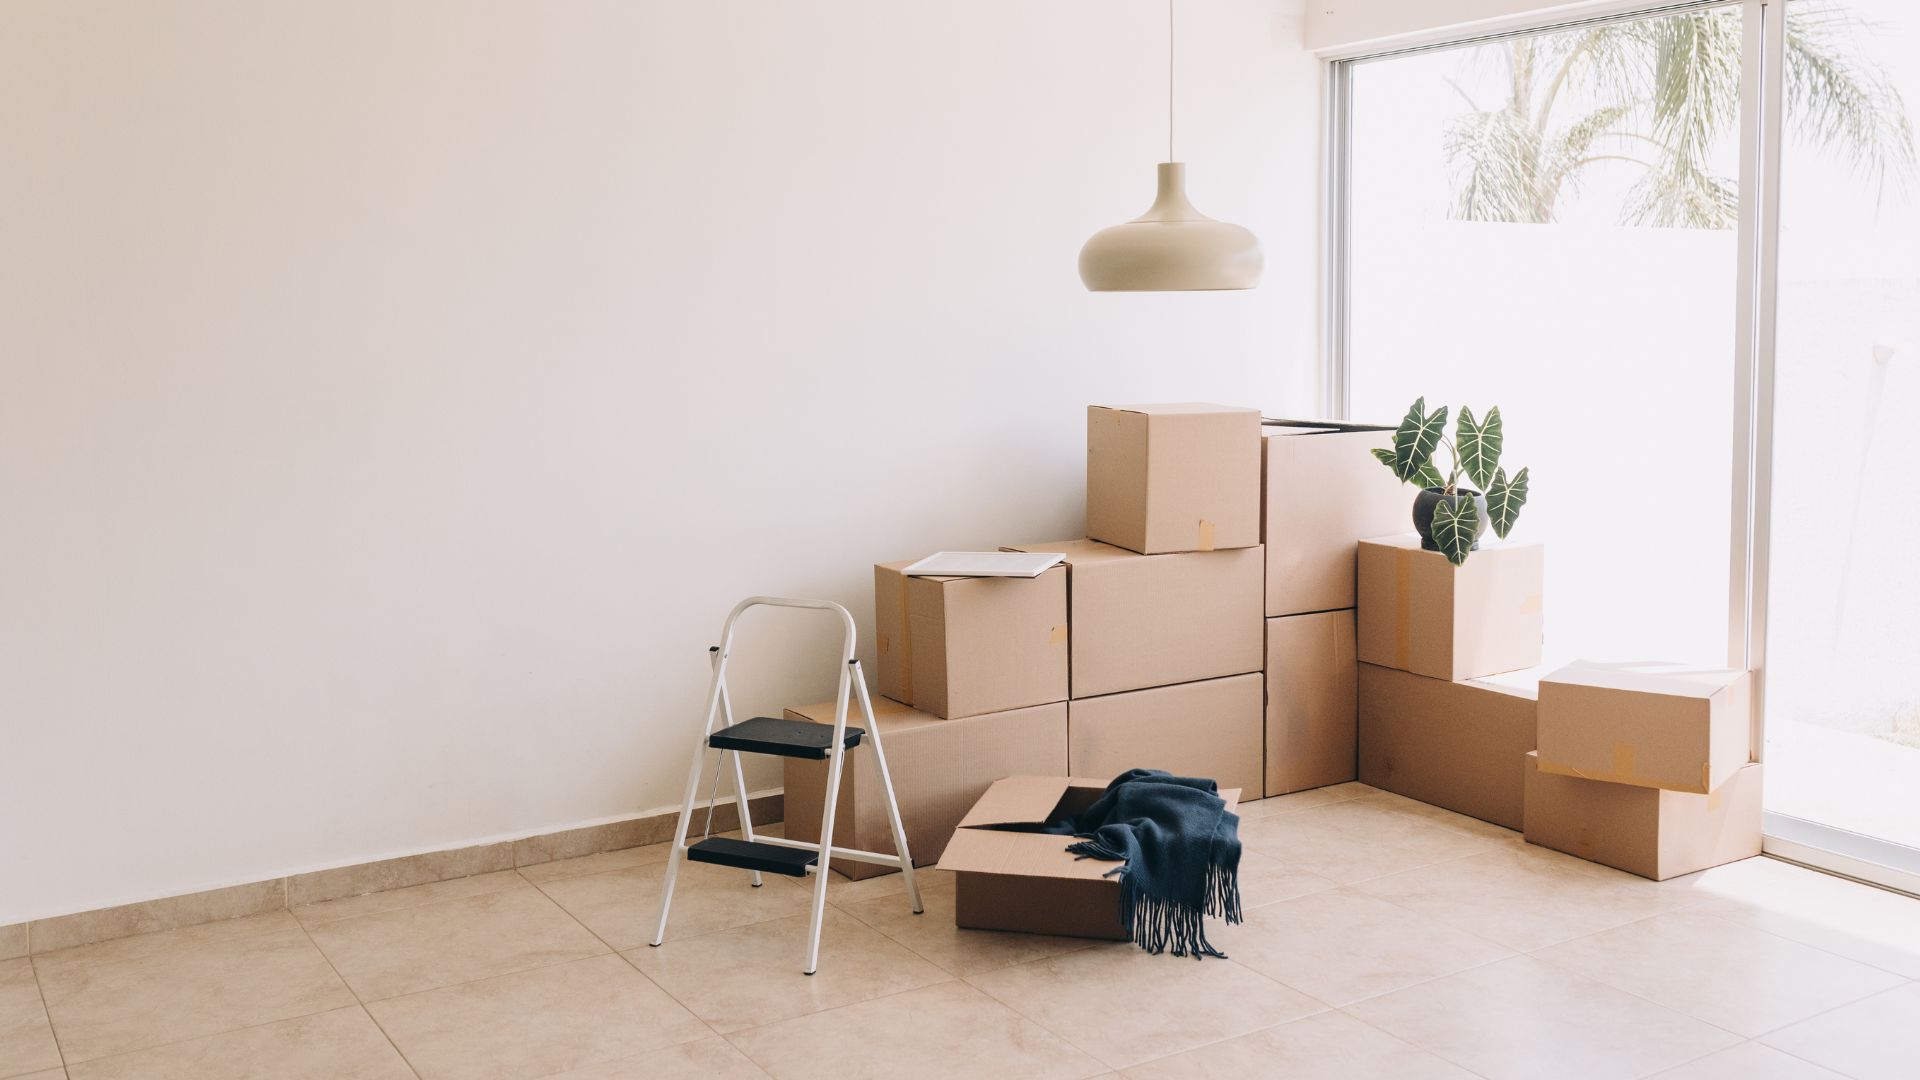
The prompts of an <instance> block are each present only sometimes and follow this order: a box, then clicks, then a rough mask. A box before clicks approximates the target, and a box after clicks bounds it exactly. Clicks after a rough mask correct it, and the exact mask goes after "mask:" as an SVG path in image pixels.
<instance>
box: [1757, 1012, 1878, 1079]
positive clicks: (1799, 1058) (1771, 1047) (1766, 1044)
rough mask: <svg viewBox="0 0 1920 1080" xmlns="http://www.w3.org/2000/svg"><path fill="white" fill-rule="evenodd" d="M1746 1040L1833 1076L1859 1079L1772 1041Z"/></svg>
mask: <svg viewBox="0 0 1920 1080" xmlns="http://www.w3.org/2000/svg"><path fill="white" fill-rule="evenodd" d="M1789 1026H1791V1025H1789ZM1768 1034H1772V1032H1769V1033H1768ZM1747 1041H1748V1042H1750V1043H1756V1044H1758V1045H1760V1046H1764V1047H1766V1048H1767V1049H1769V1050H1772V1051H1773V1052H1774V1053H1777V1054H1785V1055H1786V1056H1788V1057H1790V1058H1792V1059H1793V1060H1795V1061H1804V1062H1806V1063H1807V1064H1808V1065H1811V1066H1813V1067H1814V1068H1816V1069H1825V1070H1827V1071H1828V1072H1830V1073H1832V1074H1834V1075H1835V1076H1843V1077H1846V1080H1860V1077H1858V1076H1856V1075H1855V1074H1853V1073H1850V1072H1845V1071H1843V1070H1841V1069H1837V1068H1835V1067H1834V1066H1832V1065H1827V1064H1823V1063H1821V1062H1818V1061H1815V1060H1813V1059H1812V1058H1810V1057H1806V1056H1805V1055H1802V1054H1796V1053H1794V1052H1793V1051H1791V1050H1787V1049H1784V1048H1782V1047H1778V1046H1775V1045H1773V1044H1772V1043H1770V1042H1761V1041H1760V1040H1759V1039H1748V1040H1747Z"/></svg>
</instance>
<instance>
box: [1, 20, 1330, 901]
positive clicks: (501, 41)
mask: <svg viewBox="0 0 1920 1080" xmlns="http://www.w3.org/2000/svg"><path fill="white" fill-rule="evenodd" d="M1303 16H1304V11H1303V8H1302V4H1301V3H1300V0H1231V2H1227V0H1220V2H1213V3H1208V4H1190V5H1183V6H1182V8H1181V18H1182V23H1181V25H1180V28H1179V34H1180V36H1179V48H1180V58H1181V70H1180V88H1179V99H1178V100H1179V105H1180V127H1179V151H1178V152H1179V156H1180V157H1182V158H1184V159H1185V160H1187V161H1188V162H1190V163H1191V165H1190V178H1191V190H1192V194H1193V196H1194V198H1195V200H1196V202H1197V203H1198V204H1199V205H1200V206H1201V207H1202V208H1203V209H1205V210H1207V211H1208V212H1210V213H1213V214H1215V215H1217V216H1220V217H1223V218H1227V219H1230V220H1233V221H1237V222H1241V223H1243V224H1246V225H1248V226H1250V227H1251V228H1253V229H1254V230H1255V231H1256V232H1257V233H1258V234H1259V236H1260V237H1261V239H1262V241H1263V242H1264V244H1265V246H1266V250H1267V253H1268V269H1267V275H1266V280H1265V282H1264V283H1263V285H1262V286H1261V288H1260V289H1258V290H1257V291H1253V292H1248V293H1224V294H1194V295H1090V294H1088V293H1086V292H1085V291H1084V290H1083V289H1082V288H1081V286H1080V284H1079V281H1078V279H1077V277H1076V275H1075V269H1074V266H1075V256H1076V254H1077V252H1078V250H1079V246H1080V244H1081V242H1082V241H1083V240H1084V239H1085V238H1086V236H1087V235H1089V234H1090V233H1091V232H1092V231H1094V230H1095V229H1097V228H1099V227H1101V226H1104V225H1108V224H1112V223H1114V222H1117V221H1120V220H1123V219H1125V218H1128V217H1131V216H1133V215H1134V214H1136V213H1138V212H1140V211H1141V210H1143V209H1145V208H1146V206H1147V204H1148V202H1149V201H1150V200H1151V196H1152V181H1153V165H1154V163H1155V162H1156V161H1159V160H1161V158H1162V156H1163V154H1164V152H1165V134H1166V132H1165V114H1164V109H1165V104H1166V83H1165V75H1166V72H1165V68H1164V63H1165V55H1166V53H1165V49H1166V41H1165V37H1164V35H1165V9H1164V7H1163V6H1162V5H1161V4H1160V3H1158V2H1157V0H1126V2H1124V3H1120V2H1115V0H1052V2H1049V3H1046V4H1032V3H1024V2H1018V0H996V2H991V3H985V2H974V3H967V4H942V5H929V4H900V3H894V2H891V0H865V2H854V0H835V2H831V3H828V2H822V3H811V4H804V5H802V4H789V3H781V2H777V0H757V2H744V0H740V2H734V3H729V4H724V5H722V4H709V3H704V2H699V0H682V2H673V3H668V2H659V0H656V2H646V3H637V2H631V0H566V2H562V3H541V4H535V3H516V4H490V5H476V4H470V3H466V2H464V0H459V2H456V0H442V2H430V0H404V2H399V3H395V2H390V0H353V2H341V3H327V4H314V3H304V2H295V0H272V2H267V0H262V2H256V3H247V4H231V3H216V2H211V0H208V2H190V0H158V2H153V3H132V2H118V3H110V2H95V3H74V2H71V0H12V2H10V3H8V4H5V5H4V6H0V206H3V207H5V208H6V209H5V212H4V215H0V612H3V613H4V614H0V759H3V760H4V762H5V768H6V780H5V782H4V783H0V832H3V834H4V841H5V848H6V851H5V858H4V871H0V924H6V923H11V922H16V921H19V920H22V919H27V918H35V917H42V916H50V915H55V914H60V913H65V912H70V911H76V910H82V909H88V908H93V907H98V906H103V905H108V904H114V903H120V902H126V901H133V900H139V899H146V898H151V897H157V896H162V895H168V894H173V893H179V892H184V891H191V890H196V889H203V888H210V887H214V886H219V885H225V884H231V883H236V882H242V881H249V880H256V879H261V878H269V877H274V876H278V875H281V874H285V873H290V872H297V871H303V870H309V869H315V868H320V867H326V866H332V865H340V864H348V863H356V862H361V861H365V860H370V859H377V858H383V857H387V856H392V855H399V854H405V853H409V852H414V851H419V850H426V849H435V848H442V847H451V846H456V845H461V844H467V843H472V842H477V841H481V840H486V839H493V838H500V837H503V836H512V835H518V834H525V833H534V832H544V831H548V830H553V829H559V828H564V827H568V826H572V825H577V824H584V823H589V822H594V821H600V820H605V819H609V818H618V817H622V816H627V815H632V814H636V813H640V812H643V811H651V810H655V809H659V808H662V807H666V806H668V805H669V804H672V803H675V802H677V800H678V798H679V788H680V784H681V782H682V778H683V776H684V769H685V765H686V755H687V754H688V752H689V750H690V748H691V744H692V740H693V738H694V737H695V728H696V726H697V724H698V716H697V711H698V710H697V706H698V703H699V699H700V696H701V694H702V692H703V690H704V688H705V679H706V674H707V667H706V647H707V645H708V644H709V643H711V642H712V641H713V639H714V637H715V635H716V633H717V631H718V629H719V623H720V620H721V618H722V617H723V616H724V615H725V614H726V611H727V609H728V607H729V606H731V605H732V604H733V603H734V602H735V601H736V600H738V599H739V598H740V597H742V596H745V595H747V594H750V593H776V594H796V595H803V596H824V597H831V598H833V599H837V600H839V601H841V602H843V603H845V604H847V605H848V606H849V607H851V608H852V609H853V611H854V612H855V614H856V616H857V617H858V619H859V621H860V629H861V631H862V634H863V642H862V645H863V648H862V653H863V654H864V655H867V656H868V657H869V659H870V657H871V654H870V650H869V649H868V648H867V647H866V642H865V640H864V635H866V634H867V633H868V632H869V631H870V630H871V622H872V620H871V613H870V611H869V607H870V598H871V576H870V570H869V565H870V564H871V563H872V562H874V561H875V560H881V559H894V558H901V557H905V556H914V555H919V554H923V553H926V552H929V551H932V550H935V549H937V548H941V547H952V548H968V547H981V546H988V545H994V544H999V543H1003V542H1010V541H1031V540H1042V539H1051V538H1058V537H1062V536H1070V535H1073V534H1075V533H1076V532H1077V531H1078V530H1079V529H1080V527H1081V519H1082V509H1081V499H1082V491H1083V483H1082V467H1083V460H1084V459H1083V436H1084V408H1085V406H1086V405H1087V404H1088V403H1089V402H1128V401H1142V400H1184V399H1214V400H1221V401H1228V402H1235V403H1246V404H1256V405H1261V406H1264V407H1265V408H1267V409H1268V410H1270V411H1274V412H1296V413H1298V412H1311V411H1312V409H1313V407H1314V403H1315V402H1316V401H1317V400H1318V398H1317V396H1316V395H1317V390H1316V384H1315V371H1316V361H1315V355H1316V354H1315V347H1316V346H1315V311H1316V310H1317V305H1318V303H1319V297H1318V296H1317V294H1316V285H1315V268H1316V265H1317V228H1318V223H1317V219H1316V208H1317V205H1318V199H1319V193H1318V191H1317V188H1316V176H1317V172H1318V163H1317V151H1316V147H1317V140H1318V129H1319V124H1318V116H1319V108H1320V102H1319V76H1318V68H1317V64H1316V61H1314V60H1313V59H1312V58H1311V57H1309V56H1308V55H1307V54H1306V53H1305V52H1304V51H1303V48H1302V21H1303ZM770 618H774V617H772V616H770ZM774 621H776V622H780V623H781V625H780V626H779V628H778V629H777V630H767V629H765V628H764V627H763V628H760V629H755V630H753V631H752V632H751V633H748V634H747V635H745V637H744V638H743V641H742V644H741V648H740V650H739V652H738V655H737V663H738V665H739V667H738V675H739V690H740V694H739V697H740V704H741V705H742V706H743V707H744V708H745V709H749V710H755V711H763V710H772V709H777V708H778V707H779V706H780V705H782V704H784V703H790V702H795V701H800V700H803V699H814V700H817V699H819V698H821V697H824V696H826V695H827V694H828V693H829V692H830V690H831V681H830V680H831V678H832V675H833V669H834V667H835V665H834V663H833V660H832V646H831V644H830V643H826V642H825V639H817V642H818V643H816V644H812V645H808V644H805V643H804V638H805V634H804V633H802V631H803V630H806V629H809V628H811V629H814V630H822V631H824V630H826V629H827V628H825V627H823V626H819V625H816V624H806V623H795V622H793V620H791V619H789V620H779V619H777V618H774ZM778 783H779V774H778V771H777V770H765V769H762V770H760V771H758V772H757V773H756V774H755V776H754V778H753V786H755V787H756V788H765V787H772V786H777V785H778Z"/></svg>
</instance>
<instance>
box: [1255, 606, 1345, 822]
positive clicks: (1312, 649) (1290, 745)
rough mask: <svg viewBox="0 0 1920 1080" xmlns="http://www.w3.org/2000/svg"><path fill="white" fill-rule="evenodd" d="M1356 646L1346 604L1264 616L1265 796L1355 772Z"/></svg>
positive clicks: (1341, 778) (1339, 780)
mask: <svg viewBox="0 0 1920 1080" xmlns="http://www.w3.org/2000/svg"><path fill="white" fill-rule="evenodd" d="M1353 646H1354V639H1353V612H1352V611H1351V610H1347V611H1322V612H1318V613H1316V614H1312V615H1285V616H1281V617H1279V618H1274V619H1268V620H1267V722H1266V729H1267V732H1266V748H1265V749H1266V776H1265V790H1266V794H1267V796H1268V797H1272V796H1275V795H1285V794H1288V793H1289V792H1294V791H1304V790H1306V789H1307V788H1317V787H1326V786H1327V785H1329V784H1344V783H1346V782H1347V781H1349V780H1353V779H1356V778H1357V777H1358V775H1359V773H1358V769H1359V759H1358V757H1357V755H1356V749H1357V744H1358V737H1359V735H1358V726H1357V725H1358V713H1357V708H1358V701H1357V689H1356V683H1357V680H1358V679H1359V666H1358V663H1357V662H1356V661H1355V659H1354V650H1353ZM1248 790H1257V789H1255V788H1253V787H1252V786H1249V788H1248Z"/></svg>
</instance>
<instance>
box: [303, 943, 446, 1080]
mask: <svg viewBox="0 0 1920 1080" xmlns="http://www.w3.org/2000/svg"><path fill="white" fill-rule="evenodd" d="M293 921H294V922H296V923H300V920H299V918H297V917H296V918H295V919H294V920H293ZM300 932H301V933H302V934H305V935H306V938H307V944H309V945H311V946H313V951H314V952H317V953H319V954H320V959H322V960H325V961H326V962H327V968H328V969H329V970H330V971H332V972H333V977H334V978H336V979H339V980H340V985H341V986H344V987H346V988H347V993H349V994H352V995H353V1001H354V1004H355V1005H357V1006H359V1008H360V1014H361V1015H362V1016H365V1017H366V1018H367V1021H368V1022H369V1023H371V1024H372V1025H373V1027H374V1030H375V1031H378V1032H379V1033H380V1037H381V1038H383V1039H385V1040H387V1045H388V1046H391V1047H393V1052H394V1053H396V1054H398V1055H400V1064H402V1065H404V1066H406V1068H407V1071H408V1072H410V1073H412V1074H413V1075H414V1078H415V1080H419V1077H420V1070H419V1069H416V1068H414V1067H413V1060H412V1059H411V1058H409V1057H407V1052H406V1051H405V1050H402V1049H400V1044H399V1043H397V1042H394V1041H393V1036H392V1035H391V1034H389V1033H388V1032H387V1026H386V1025H385V1024H382V1023H381V1022H380V1018H379V1017H377V1016H375V1015H373V1010H372V1009H369V1008H367V1003H366V1001H364V1000H363V999H362V998H361V997H360V991H358V990H355V989H354V988H353V984H352V983H350V982H348V981H347V977H346V976H345V975H342V974H341V973H340V968H339V965H337V964H335V963H334V962H333V957H331V956H328V955H327V950H325V949H323V948H321V947H320V943H319V942H318V941H315V940H314V939H313V932H312V931H310V930H308V929H307V927H306V924H305V923H300Z"/></svg>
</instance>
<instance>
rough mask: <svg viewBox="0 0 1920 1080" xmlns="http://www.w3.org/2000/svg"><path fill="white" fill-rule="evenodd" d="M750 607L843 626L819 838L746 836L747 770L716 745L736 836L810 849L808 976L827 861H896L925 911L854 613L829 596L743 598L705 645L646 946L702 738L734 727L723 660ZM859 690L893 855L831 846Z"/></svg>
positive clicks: (749, 830) (680, 852) (665, 908)
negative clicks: (699, 693)
mask: <svg viewBox="0 0 1920 1080" xmlns="http://www.w3.org/2000/svg"><path fill="white" fill-rule="evenodd" d="M755 607H784V608H808V609H813V610H817V611H831V612H833V613H835V614H837V615H839V616H840V624H841V626H842V627H844V628H845V630H846V642H845V646H844V647H843V648H842V650H841V659H842V661H843V663H842V664H841V665H840V687H839V690H838V691H837V692H836V694H835V695H834V707H833V741H832V742H831V743H830V744H828V746H827V793H826V794H827V802H826V806H825V807H824V808H822V810H821V812H820V840H819V842H818V843H809V842H807V841H804V840H793V839H790V838H787V837H778V836H768V837H755V836H754V835H753V820H752V817H751V815H750V814H749V813H748V811H747V782H746V773H745V771H744V770H743V769H742V768H741V765H740V751H738V750H733V751H728V750H724V749H723V750H721V751H720V753H721V755H722V756H725V755H726V754H728V753H732V754H733V784H734V788H733V790H734V795H735V797H736V799H737V800H738V804H739V807H740V835H741V838H742V839H745V840H747V841H749V842H752V843H761V844H775V845H778V846H780V847H790V848H799V849H801V850H803V851H816V852H819V853H820V858H819V859H818V860H817V861H816V862H815V864H814V865H813V866H810V867H808V868H807V872H808V873H810V874H812V875H813V876H814V883H813V911H812V917H811V919H810V920H809V925H808V930H807V962H806V966H805V967H803V968H802V969H801V970H802V971H804V972H806V973H807V974H808V975H811V974H813V973H814V971H815V970H816V969H817V968H818V967H819V964H820V927H821V924H822V923H823V922H824V921H825V919H826V914H827V879H828V878H829V877H831V876H832V871H831V869H830V865H829V864H830V863H831V861H832V860H833V859H850V860H852V861H854V862H864V863H875V864H878V865H881V866H897V867H899V868H900V873H901V875H902V876H903V877H904V878H905V880H906V884H907V899H908V900H909V901H910V902H911V903H912V905H913V913H914V914H915V915H919V914H921V913H922V912H924V911H925V910H926V907H925V906H924V905H923V904H921V902H920V886H919V885H918V884H917V883H916V882H915V881H914V878H913V856H912V855H911V854H910V853H909V852H908V851H907V832H906V828H905V826H903V825H902V824H901V823H900V802H899V800H898V799H896V798H895V797H894V794H893V777H892V776H891V775H889V774H888V772H887V754H886V751H885V749H883V748H882V747H881V744H880V725H879V724H878V723H876V722H875V721H874V717H873V699H872V698H871V697H869V696H868V694H867V680H866V676H865V675H864V674H863V673H862V672H861V670H860V661H859V660H858V659H857V658H856V657H855V656H854V655H853V649H854V627H853V616H852V615H851V614H849V613H848V612H847V609H846V608H844V607H841V606H840V605H839V604H836V603H834V602H833V601H831V600H794V599H789V598H786V597H778V596H749V597H747V598H746V599H745V600H742V601H740V602H739V603H738V604H735V605H734V608H733V610H732V611H731V612H729V613H728V614H727V621H726V624H725V625H724V626H722V627H721V629H720V644H718V645H715V646H713V647H712V648H711V649H709V650H708V653H709V655H710V656H711V658H712V662H713V679H712V682H710V683H709V684H708V686H707V705H706V729H705V730H704V731H702V732H701V735H700V741H699V743H698V744H697V745H696V746H695V747H694V751H693V766H692V768H690V769H689V770H688V772H687V792H686V797H685V798H683V799H682V800H681V803H680V821H679V824H678V825H677V826H676V827H675V829H674V833H673V847H672V849H671V850H670V851H668V853H667V878H666V881H665V882H663V883H662V885H661V891H660V923H659V926H658V927H657V928H656V929H655V930H654V932H653V941H652V942H650V944H652V945H654V946H656V947H657V946H659V945H660V943H661V942H662V941H664V940H666V936H667V913H668V912H669V911H670V910H672V907H673V886H674V881H675V879H676V878H677V877H678V876H679V873H680V864H681V863H682V862H684V861H685V860H686V852H687V827H688V826H689V825H690V824H691V823H692V820H693V804H694V800H695V799H696V798H697V797H698V796H699V794H700V776H701V774H702V773H703V772H705V771H706V770H705V768H704V766H705V765H706V760H707V749H708V746H707V740H708V739H709V738H711V737H712V735H713V733H714V730H715V728H714V721H715V720H716V719H718V720H721V721H722V723H721V724H720V727H722V728H727V727H732V726H733V704H732V702H731V701H729V700H728V697H727V660H728V658H729V656H730V655H731V653H732V651H733V627H734V623H735V622H737V621H738V620H739V618H740V616H741V614H742V613H744V612H746V611H747V610H748V609H749V608H755ZM855 690H857V691H858V699H859V702H860V715H861V716H862V717H863V718H864V719H865V720H866V733H867V736H866V737H867V739H868V740H869V741H871V742H872V743H873V761H874V765H875V767H877V768H878V769H879V770H880V787H881V790H883V791H884V792H886V797H887V823H888V824H889V825H890V826H891V827H892V829H893V849H894V851H896V852H898V854H895V855H883V854H881V853H879V852H877V851H861V850H859V849H857V848H847V847H835V846H834V844H833V818H834V811H835V810H836V809H837V808H838V807H839V804H840V775H841V765H842V758H843V756H844V755H845V753H846V737H847V709H848V706H849V704H850V699H851V698H852V697H853V696H854V693H853V692H854V691H855ZM753 884H754V886H755V887H758V886H759V885H760V884H761V877H760V871H758V870H755V871H753Z"/></svg>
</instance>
